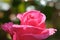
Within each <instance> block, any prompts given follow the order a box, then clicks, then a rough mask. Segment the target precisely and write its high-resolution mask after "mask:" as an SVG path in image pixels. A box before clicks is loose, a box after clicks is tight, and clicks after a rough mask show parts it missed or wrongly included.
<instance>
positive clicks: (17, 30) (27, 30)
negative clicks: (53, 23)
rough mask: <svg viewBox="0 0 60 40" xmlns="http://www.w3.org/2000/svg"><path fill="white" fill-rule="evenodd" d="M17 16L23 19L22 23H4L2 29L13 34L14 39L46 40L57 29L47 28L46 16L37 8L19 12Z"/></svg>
mask: <svg viewBox="0 0 60 40" xmlns="http://www.w3.org/2000/svg"><path fill="white" fill-rule="evenodd" d="M17 18H18V19H19V20H20V21H21V24H20V25H18V24H13V23H12V22H9V23H5V24H3V25H2V29H3V30H4V31H6V32H8V33H9V34H10V35H11V37H12V40H44V39H46V38H48V37H49V36H51V35H53V34H54V33H55V31H57V30H56V29H54V28H46V24H45V20H46V16H45V15H44V14H43V13H41V12H40V11H37V10H31V11H27V12H25V13H23V14H18V15H17Z"/></svg>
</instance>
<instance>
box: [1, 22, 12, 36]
mask: <svg viewBox="0 0 60 40" xmlns="http://www.w3.org/2000/svg"><path fill="white" fill-rule="evenodd" d="M12 25H13V23H12V22H9V23H5V24H3V25H2V29H3V30H4V31H6V32H8V33H10V34H11V35H12V33H13V29H12Z"/></svg>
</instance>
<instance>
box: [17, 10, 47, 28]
mask: <svg viewBox="0 0 60 40" xmlns="http://www.w3.org/2000/svg"><path fill="white" fill-rule="evenodd" d="M17 18H19V19H20V21H21V24H22V25H32V26H35V27H40V28H45V20H46V16H45V15H44V14H43V13H41V12H40V11H37V10H32V11H28V12H25V13H23V14H18V15H17Z"/></svg>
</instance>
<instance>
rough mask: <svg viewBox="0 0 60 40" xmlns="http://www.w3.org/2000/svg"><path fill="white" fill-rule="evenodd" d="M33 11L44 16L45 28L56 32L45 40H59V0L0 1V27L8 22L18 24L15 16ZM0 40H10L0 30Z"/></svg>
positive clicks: (7, 35) (6, 34)
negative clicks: (51, 28) (55, 29)
mask: <svg viewBox="0 0 60 40" xmlns="http://www.w3.org/2000/svg"><path fill="white" fill-rule="evenodd" d="M34 9H35V10H39V11H41V12H43V13H44V14H45V15H46V17H47V19H46V27H48V28H49V27H54V28H57V30H58V31H57V32H56V33H55V34H54V35H53V36H51V37H49V38H47V39H46V40H60V0H0V25H1V24H3V23H6V22H10V21H12V22H14V23H15V24H19V20H18V19H17V18H16V14H18V13H24V12H25V11H29V10H34ZM0 27H1V26H0ZM0 40H11V37H10V36H9V34H8V33H6V32H4V31H3V30H2V29H1V28H0Z"/></svg>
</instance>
